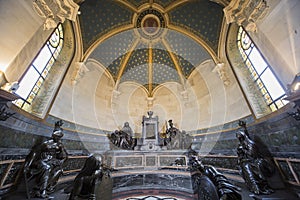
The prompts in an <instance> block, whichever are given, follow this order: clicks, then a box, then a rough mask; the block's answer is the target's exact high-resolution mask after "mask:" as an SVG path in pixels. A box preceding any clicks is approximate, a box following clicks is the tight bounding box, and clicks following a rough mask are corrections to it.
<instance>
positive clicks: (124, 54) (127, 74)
mask: <svg viewBox="0 0 300 200" xmlns="http://www.w3.org/2000/svg"><path fill="white" fill-rule="evenodd" d="M223 21H224V15H223V6H222V5H220V4H217V3H215V2H213V1H209V0H195V1H187V0H176V1H174V0H86V1H82V2H81V3H80V15H79V24H80V29H81V36H82V53H83V60H85V61H87V60H89V59H93V60H95V61H97V62H98V63H99V65H101V66H103V67H104V68H106V70H107V72H109V74H110V75H111V77H112V78H113V79H114V81H115V82H116V83H121V82H124V81H131V82H136V83H138V84H140V85H142V86H143V87H145V89H146V90H147V91H148V94H149V96H151V95H152V92H153V89H154V88H155V87H156V86H158V85H159V84H162V83H165V82H178V83H183V82H184V80H185V79H187V78H188V77H189V75H190V74H191V73H192V71H193V70H194V69H195V67H197V66H199V65H200V64H201V63H202V62H204V61H205V60H208V59H213V60H215V58H216V57H217V55H218V48H219V41H220V33H221V32H222V23H223Z"/></svg>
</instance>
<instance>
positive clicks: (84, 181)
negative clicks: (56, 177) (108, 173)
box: [69, 154, 104, 200]
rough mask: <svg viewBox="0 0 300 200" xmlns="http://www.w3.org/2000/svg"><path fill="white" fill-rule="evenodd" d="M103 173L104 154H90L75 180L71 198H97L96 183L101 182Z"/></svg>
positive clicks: (91, 199) (70, 199) (92, 199)
mask: <svg viewBox="0 0 300 200" xmlns="http://www.w3.org/2000/svg"><path fill="white" fill-rule="evenodd" d="M103 173H104V171H103V165H102V156H101V155H99V154H93V155H91V156H89V157H88V158H87V160H86V161H85V164H84V167H83V168H82V169H81V171H80V172H79V174H78V175H77V176H76V178H75V180H74V185H73V189H72V191H71V194H70V197H69V200H75V199H77V197H82V198H88V199H89V200H94V199H96V196H95V185H96V183H98V182H101V180H102V176H103Z"/></svg>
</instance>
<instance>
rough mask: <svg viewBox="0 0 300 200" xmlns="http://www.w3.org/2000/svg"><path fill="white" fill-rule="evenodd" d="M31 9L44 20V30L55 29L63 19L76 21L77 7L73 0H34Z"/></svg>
mask: <svg viewBox="0 0 300 200" xmlns="http://www.w3.org/2000/svg"><path fill="white" fill-rule="evenodd" d="M32 3H33V8H34V10H35V11H36V13H37V14H38V15H39V16H40V17H42V18H44V19H45V22H44V30H48V29H51V28H55V27H56V26H57V24H58V23H63V22H64V21H65V19H69V20H71V21H75V20H76V16H77V13H78V9H79V6H78V5H77V4H76V3H74V1H73V0H34V1H33V2H32Z"/></svg>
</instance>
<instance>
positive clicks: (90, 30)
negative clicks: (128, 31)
mask: <svg viewBox="0 0 300 200" xmlns="http://www.w3.org/2000/svg"><path fill="white" fill-rule="evenodd" d="M80 12H81V14H80V15H79V21H80V26H81V34H82V42H83V50H84V52H85V51H86V50H87V49H88V48H89V46H90V45H91V44H93V43H94V42H95V41H96V40H97V39H98V38H99V37H101V36H102V35H104V34H105V33H108V32H109V31H110V30H113V29H115V28H117V27H120V26H122V25H127V24H131V22H132V16H133V12H132V11H131V10H129V9H128V8H126V7H125V6H123V5H122V4H119V3H117V2H114V1H112V0H88V1H87V2H85V3H83V4H82V5H81V6H80Z"/></svg>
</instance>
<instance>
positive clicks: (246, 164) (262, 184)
mask: <svg viewBox="0 0 300 200" xmlns="http://www.w3.org/2000/svg"><path fill="white" fill-rule="evenodd" d="M236 137H237V138H238V140H239V142H240V143H239V145H238V148H237V154H238V165H239V167H240V171H241V175H242V176H243V178H244V180H245V183H246V185H247V187H248V188H249V190H250V191H251V192H253V193H255V194H270V193H272V192H273V190H271V189H270V188H269V186H268V183H267V177H268V176H271V175H272V174H273V173H274V170H275V169H274V165H273V164H272V162H271V160H270V159H268V158H265V157H264V155H262V153H261V152H260V150H259V147H258V146H257V145H256V143H254V141H252V140H251V139H250V138H249V137H248V135H247V134H246V133H245V132H244V131H239V132H237V135H236Z"/></svg>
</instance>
